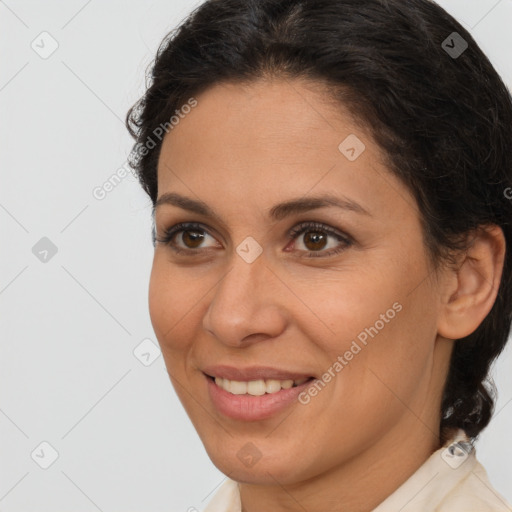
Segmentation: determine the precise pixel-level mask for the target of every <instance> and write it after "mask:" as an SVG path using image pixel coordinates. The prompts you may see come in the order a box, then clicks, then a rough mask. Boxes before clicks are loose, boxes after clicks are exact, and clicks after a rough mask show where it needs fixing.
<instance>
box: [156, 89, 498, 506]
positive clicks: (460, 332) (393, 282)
mask: <svg viewBox="0 0 512 512" xmlns="http://www.w3.org/2000/svg"><path fill="white" fill-rule="evenodd" d="M318 91H319V88H318V86H316V87H315V86H314V85H312V84H308V83H306V82H302V81H297V80H294V81H287V80H284V79H279V80H278V79H275V80H273V81H263V80H261V81H258V82H253V83H251V84H248V85H244V86H242V85H240V84H221V85H216V86H214V87H212V88H210V89H209V90H207V91H205V92H204V93H202V94H201V95H199V96H198V97H197V101H198V105H197V107H195V108H194V109H193V110H192V112H191V113H190V114H188V115H187V116H186V117H185V118H184V119H182V120H181V121H180V123H179V125H178V126H176V127H175V128H174V129H173V130H172V131H171V132H170V133H169V134H168V135H167V136H166V138H165V139H164V142H163V146H162V150H161V154H160V159H159V165H158V194H159V197H162V195H163V194H165V193H170V192H174V193H178V194H181V195H183V196H187V197H189V198H191V199H194V200H200V201H203V202H204V203H206V204H207V205H208V206H209V207H210V208H211V209H212V210H213V211H214V212H215V214H216V216H217V218H213V217H209V216H205V215H202V214H198V213H192V212H189V211H187V210H185V209H183V208H181V207H178V206H175V205H171V204H165V203H164V204H160V205H158V206H157V207H156V210H155V225H156V234H157V238H158V239H159V240H161V239H163V238H164V235H165V230H166V229H168V228H170V227H172V226H173V225H175V224H177V223H179V222H197V223H201V224H202V225H203V226H204V230H205V231H203V234H204V238H203V240H202V241H200V242H199V245H198V247H199V249H196V251H197V254H196V255H194V256H191V255H190V249H189V252H188V253H187V252H186V251H187V247H188V248H193V247H197V246H196V245H195V244H194V243H193V242H192V243H191V241H190V240H191V238H190V231H189V232H187V233H184V232H181V233H178V234H177V235H176V236H175V237H174V244H175V245H177V246H179V247H180V248H181V249H182V250H184V251H185V252H184V253H181V254H177V253H176V252H174V250H173V249H172V246H171V245H170V244H169V243H164V242H157V244H156V248H155V255H154V262H153V268H152V274H151V280H150V290H149V307H150V314H151V320H152V323H153V327H154V330H155V333H156V336H157V338H158V340H159V343H160V346H161V349H162V353H163V356H164V359H165V363H166V366H167V371H168V373H169V375H170V378H171V381H172V383H173V385H174V387H175V389H176V392H177V394H178V396H179V398H180V400H181V402H182V404H183V406H184V408H185V410H186V412H187V413H188V415H189V417H190V419H191V421H192V423H193V424H194V427H195V428H196V429H197V432H198V434H199V436H200V438H201V440H202V442H203V443H204V446H205V448H206V451H207V452H208V455H209V456H210V458H211V459H212V461H213V463H214V464H215V465H216V466H217V467H218V468H219V470H220V471H222V472H224V473H225V474H226V475H228V476H229V477H230V478H232V479H234V480H236V481H238V482H239V486H240V492H241V499H242V506H243V510H244V511H246V512H256V511H259V510H273V511H276V512H279V511H298V510H304V509H305V510H308V511H309V512H316V511H318V512H320V511H325V510H340V511H341V510H351V511H369V510H372V509H373V508H374V507H376V506H377V505H378V504H379V503H381V502H382V501H383V500H384V499H385V498H386V497H387V496H388V495H390V494H391V493H392V492H393V491H394V490H395V489H397V488H398V487H399V486H400V484H402V483H403V482H404V481H405V480H406V479H407V478H408V477H409V476H410V475H411V474H412V473H414V472H415V471H416V469H417V468H419V466H421V465H422V464H423V462H424V461H425V460H426V459H427V458H428V457H429V456H430V455H431V454H432V453H433V452H434V451H435V450H436V449H438V448H439V447H440V441H439V427H438V425H439V422H440V403H441V394H442V389H443V385H444V382H445V379H446V374H447V370H448V366H449V358H450V354H451V351H452V348H453V341H452V340H453V339H457V338H460V337H463V336H466V335H467V334H469V333H471V332H473V331H474V330H475V329H476V327H477V326H478V325H479V324H480V322H481V321H482V320H483V318H485V316H486V315H487V313H488V312H489V311H490V309H491V307H492V304H493V302H494V299H495V297H496V290H497V288H498V286H497V285H498V283H499V280H500V277H501V267H502V265H503V255H504V247H505V243H504V238H503V234H502V232H501V230H500V229H499V228H495V227H489V229H488V230H487V231H485V232H483V233H482V234H480V235H478V236H476V235H475V237H474V243H473V245H472V248H471V250H470V251H469V252H468V253H467V254H465V255H462V256H461V257H460V259H459V263H458V265H457V266H456V267H454V268H449V267H446V268H445V267H442V268H439V269H438V270H437V271H435V270H434V268H433V267H432V265H431V263H430V260H429V258H428V255H427V251H426V248H425V245H424V241H423V237H422V231H421V226H420V218H419V213H418V210H417V207H416V203H415V200H414V198H413V196H412V195H411V193H410V192H409V191H408V189H407V188H406V187H405V186H404V185H403V184H402V183H401V182H400V181H399V180H398V179H397V178H396V177H395V176H394V175H393V174H391V172H390V171H389V170H388V169H387V168H386V166H385V164H384V159H383V154H382V152H381V150H380V149H379V147H378V146H377V145H376V144H375V142H374V141H373V140H372V138H371V136H370V135H369V133H368V132H367V131H366V130H365V129H364V127H363V126H361V125H360V124H358V123H356V122H355V120H354V119H353V118H352V117H351V116H350V115H349V114H348V112H346V111H345V110H344V109H343V108H341V107H340V106H338V108H333V105H332V103H329V102H328V101H326V99H325V96H321V95H320V94H319V93H318ZM349 134H356V135H357V137H358V138H359V139H360V140H361V141H363V142H364V144H365V146H366V149H365V150H364V151H363V152H362V153H361V154H360V156H359V157H358V158H357V159H356V160H355V161H349V160H348V159H347V158H346V157H345V156H344V155H343V154H342V153H341V152H340V150H339V149H338V145H339V144H340V143H341V142H342V141H343V140H344V139H345V138H346V137H347V136H348V135H349ZM324 193H331V194H335V195H336V196H337V197H340V198H341V197H344V198H348V199H350V200H351V201H355V202H357V203H358V204H359V205H361V206H362V207H363V208H364V209H365V210H366V211H367V212H368V214H367V215H365V214H361V213H357V212H355V211H351V210H346V209H341V208H337V207H334V206H329V207H323V208H319V209H315V210H311V211H307V212H301V213H294V214H292V215H290V216H288V217H285V218H283V219H280V220H278V221H275V220H271V219H270V218H269V216H268V214H269V211H270V209H271V208H272V207H273V206H274V205H275V204H277V203H280V202H283V201H286V200H291V199H295V198H304V197H306V198H307V197H312V196H317V195H322V194H324ZM304 221H311V222H319V223H322V224H325V225H326V226H328V227H331V228H332V229H334V230H337V231H339V232H341V233H345V234H347V235H348V236H349V237H350V238H351V239H352V240H353V243H352V244H351V245H344V244H343V243H340V242H339V241H338V240H337V239H336V238H335V237H332V236H328V235H327V234H326V233H325V232H322V231H320V235H322V234H323V235H324V237H327V238H321V240H325V242H324V243H325V248H322V247H323V246H322V244H320V245H319V246H318V245H315V244H314V243H312V242H311V241H309V239H308V237H307V234H308V233H309V234H311V233H313V234H314V233H318V229H311V228H309V231H306V232H305V233H302V234H300V235H298V236H297V237H296V238H295V239H291V238H290V237H288V235H287V233H288V231H289V230H290V229H291V228H293V227H294V226H296V225H298V224H300V223H301V222H304ZM196 231H197V230H194V229H192V232H193V233H195V232H196ZM184 234H185V235H189V236H188V237H187V236H186V237H185V238H183V235H184ZM248 236H251V237H253V238H254V239H255V240H256V241H257V242H258V243H259V245H260V246H261V247H262V248H263V253H262V254H261V255H260V256H259V257H258V258H257V259H256V260H255V261H254V262H252V263H248V262H246V261H245V260H244V259H242V258H241V257H240V256H239V255H238V254H237V252H236V248H237V246H238V245H239V244H241V242H242V241H243V240H244V239H245V238H246V237H248ZM186 244H188V245H186ZM318 247H320V248H318ZM337 247H341V248H342V249H343V250H342V251H341V252H339V253H338V254H333V255H328V256H325V254H328V253H329V252H331V250H332V249H333V248H337ZM310 253H314V255H317V256H319V257H308V256H307V255H308V254H310ZM322 254H323V256H322ZM394 303H399V304H400V305H401V306H402V309H401V311H400V312H398V313H396V315H395V317H394V318H393V319H392V320H390V321H389V322H387V323H385V326H384V327H383V328H382V329H381V330H380V331H379V332H378V334H377V335H376V336H375V337H374V338H369V341H368V344H367V346H365V347H364V348H363V349H362V350H361V351H360V352H359V353H358V354H357V355H355V356H354V357H353V359H352V360H351V361H350V362H349V364H347V365H346V366H345V367H344V368H343V369H342V370H341V371H340V372H339V373H337V374H336V377H335V378H333V379H332V380H331V381H330V382H329V383H328V384H327V385H326V386H325V388H324V389H323V390H322V391H321V392H320V393H318V395H317V396H315V397H314V398H312V399H311V401H310V403H309V404H307V405H302V404H299V403H294V404H293V405H291V406H290V407H288V408H287V409H286V410H285V411H284V412H283V413H279V414H277V415H275V416H274V417H272V418H269V419H266V420H262V421H257V422H247V421H240V420H233V419H230V418H227V417H225V416H223V415H222V414H221V413H220V412H219V411H217V410H216V408H215V407H214V405H213V403H212V402H211V400H210V398H209V395H208V392H207V386H206V379H205V377H204V375H203V373H202V371H201V368H203V367H204V366H205V365H207V364H230V365H233V366H249V365H251V366H257V365H273V366H277V367H279V368H284V369H287V370H294V371H299V372H301V373H305V374H308V375H312V376H315V377H317V378H321V376H322V374H324V372H326V371H327V369H328V368H329V367H332V365H333V363H334V362H335V361H336V360H337V357H338V356H339V355H343V354H344V353H345V352H346V351H347V350H348V349H349V347H350V345H351V343H352V341H353V340H354V339H356V337H357V335H358V334H359V333H360V332H361V331H363V330H364V329H365V328H368V327H370V326H374V325H375V323H376V321H377V320H379V319H380V318H381V315H382V314H385V313H386V311H387V310H389V309H390V308H392V305H393V304H394ZM248 442H251V443H253V444H254V445H255V446H256V447H257V449H258V450H259V452H260V453H261V459H260V460H259V461H258V462H257V463H256V464H254V465H253V466H252V467H247V466H246V465H244V464H243V463H242V462H241V460H240V459H239V458H238V457H237V453H238V452H239V450H240V449H241V448H242V447H243V446H244V445H246V443H248ZM390 468H392V471H391V470H390Z"/></svg>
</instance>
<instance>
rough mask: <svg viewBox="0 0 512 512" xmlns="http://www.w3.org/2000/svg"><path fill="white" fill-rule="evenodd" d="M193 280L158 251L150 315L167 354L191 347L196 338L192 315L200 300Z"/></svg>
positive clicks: (152, 271) (153, 271)
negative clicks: (192, 334)
mask: <svg viewBox="0 0 512 512" xmlns="http://www.w3.org/2000/svg"><path fill="white" fill-rule="evenodd" d="M193 282H194V281H193V280H192V281H190V280H189V279H184V278H183V273H180V272H173V271H172V268H171V266H170V265H169V264H167V262H166V261H165V257H163V256H162V255H158V254H155V258H154V261H153V267H152V270H151V277H150V282H149V296H148V300H149V314H150V318H151V323H152V325H153V329H154V331H155V334H156V337H157V339H158V342H159V343H160V347H161V349H162V353H163V355H164V357H165V356H166V354H170V353H177V352H180V351H183V350H185V349H186V348H187V342H188V340H190V339H192V338H193V337H192V336H191V334H190V333H188V330H189V329H191V326H192V325H193V324H192V323H191V322H190V318H191V317H192V316H193V315H194V314H197V307H198V302H199V299H200V298H198V297H197V296H196V295H197V294H194V293H193V291H194V286H193Z"/></svg>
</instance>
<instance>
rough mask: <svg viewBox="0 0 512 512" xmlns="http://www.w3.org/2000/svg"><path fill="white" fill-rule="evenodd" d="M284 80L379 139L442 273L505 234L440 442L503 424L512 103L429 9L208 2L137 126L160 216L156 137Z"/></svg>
mask: <svg viewBox="0 0 512 512" xmlns="http://www.w3.org/2000/svg"><path fill="white" fill-rule="evenodd" d="M454 32H456V33H457V35H454V34H453V33H454ZM466 44H467V48H466V47H465V45H466ZM271 76H276V77H286V78H292V79H293V78H301V79H306V80H308V81H314V82H317V83H319V84H322V85H324V86H325V87H326V89H325V90H326V91H329V94H330V96H331V97H332V98H333V99H334V100H335V101H338V102H339V105H340V106H343V107H344V108H348V109H349V111H350V112H351V113H352V114H353V115H354V116H355V118H356V119H357V120H359V121H360V122H361V123H362V124H363V125H364V126H365V127H367V128H368V129H369V130H370V133H371V134H372V136H373V138H374V139H375V141H376V142H377V144H378V145H379V146H380V148H381V149H382V151H383V154H384V155H385V156H386V160H387V164H388V167H389V169H390V171H391V172H393V173H395V174H396V176H398V177H399V178H400V179H401V180H402V181H403V183H404V184H405V185H406V186H407V187H408V188H409V189H410V190H411V191H412V193H413V194H414V196H415V198H416V200H417V203H418V208H419V211H420V215H421V219H422V224H423V230H424V237H425V243H426V247H427V249H428V252H429V255H430V256H431V258H432V261H433V262H435V263H436V264H438V263H439V262H441V261H445V260H447V259H449V256H450V254H453V253H454V252H456V251H460V250H463V249H464V248H465V244H466V242H467V237H466V235H467V234H468V233H471V232H472V231H473V230H476V229H478V228H479V227H481V226H486V225H498V226H500V227H501V229H502V230H503V232H504V234H505V238H506V243H507V253H506V260H505V265H504V272H503V276H502V280H501V283H500V287H499V291H498V296H497V299H496V301H495V303H494V306H493V308H492V310H491V312H490V313H489V315H488V316H487V317H486V318H485V319H484V321H483V322H482V323H481V325H480V326H479V327H478V328H477V330H476V331H475V332H473V333H472V334H471V335H469V336H467V337H466V338H464V339H460V340H457V341H456V343H455V348H454V352H453V355H452V359H451V366H450V370H449V375H448V378H447V382H446V385H445V391H444V396H443V401H442V420H441V425H440V427H441V432H444V431H445V429H447V428H454V427H455V428H462V429H464V430H465V431H466V433H467V434H468V435H469V436H470V437H472V438H475V437H476V436H477V435H478V434H479V433H480V431H481V430H482V429H483V428H485V426H486V425H487V424H488V423H489V421H490V418H491V415H492V412H493V407H494V397H493V396H492V392H491V390H490V389H489V387H488V386H487V385H486V384H487V382H488V381H487V379H488V373H489V368H490V365H491V363H492V362H493V360H494V359H495V358H496V357H497V356H498V355H499V354H500V352H501V351H502V350H503V347H504V346H505V343H506V341H507V338H508V335H509V332H510V326H511V321H512V273H511V268H512V251H511V250H510V244H511V241H512V228H511V219H512V200H510V199H509V198H510V195H508V194H506V193H505V191H506V190H511V189H510V188H508V187H510V186H511V181H512V180H511V175H512V98H511V96H510V93H509V92H508V90H507V88H506V86H505V85H504V83H503V81H502V80H501V78H500V77H499V75H498V73H497V72H496V70H495V69H494V68H493V66H492V65H491V63H490V62H489V60H488V58H487V57H486V56H485V54H484V53H483V52H482V51H481V49H480V48H479V47H478V45H477V43H476V42H475V41H474V39H473V38H472V37H471V35H470V34H469V33H468V32H467V31H466V30H465V29H464V28H463V27H462V26H461V25H460V24H459V23H458V22H457V21H456V20H455V19H454V18H453V17H451V16H450V15H449V14H447V13H446V12H445V11H444V10H443V9H442V8H441V7H440V6H438V5H437V4H435V3H434V2H432V1H430V0H366V1H364V2H361V1H360V0H208V1H206V2H204V3H203V4H201V5H200V6H199V7H197V8H196V9H195V11H194V12H192V13H191V14H190V16H189V17H187V19H185V20H184V22H183V23H182V24H181V25H180V26H179V27H177V28H176V29H175V30H173V31H172V32H170V33H169V34H168V35H167V36H166V37H165V39H164V40H163V42H162V44H161V46H160V48H159V50H158V52H157V56H156V59H155V62H154V65H153V66H152V71H151V75H150V76H149V83H148V88H147V91H146V93H145V94H144V96H143V97H142V98H141V99H140V100H139V101H138V102H137V103H136V104H135V105H134V106H133V107H132V108H131V109H130V111H129V112H128V115H127V119H126V122H127V127H128V129H129V131H130V133H131V134H132V136H133V137H134V138H135V140H136V144H135V145H134V150H133V151H132V154H131V160H130V162H131V165H132V167H133V168H134V169H135V171H136V172H137V173H138V176H139V178H140V182H141V184H142V186H143V188H144V190H145V191H146V192H147V193H148V194H149V196H150V198H151V200H152V201H153V204H154V203H155V201H156V198H157V163H158V158H159V153H160V147H161V142H162V138H161V137H160V138H159V137H155V130H156V129H157V128H158V127H159V126H164V125H165V123H169V119H170V118H171V116H173V114H175V112H176V110H179V109H180V108H181V107H182V105H184V104H185V103H186V102H187V100H189V99H190V98H191V97H192V96H194V95H198V94H200V93H201V92H202V91H204V90H205V89H207V88H209V87H211V86H213V85H215V84H218V83H220V82H231V83H247V82H251V81H256V80H259V79H265V78H266V77H271ZM297 122H300V119H297ZM157 133H159V132H158V130H157ZM149 139H152V140H153V141H154V142H156V143H154V144H152V145H154V146H155V147H153V148H152V149H151V150H149V151H148V150H147V148H148V147H149V146H148V141H149ZM155 139H156V140H155ZM144 148H146V149H144ZM507 195H508V197H509V198H507Z"/></svg>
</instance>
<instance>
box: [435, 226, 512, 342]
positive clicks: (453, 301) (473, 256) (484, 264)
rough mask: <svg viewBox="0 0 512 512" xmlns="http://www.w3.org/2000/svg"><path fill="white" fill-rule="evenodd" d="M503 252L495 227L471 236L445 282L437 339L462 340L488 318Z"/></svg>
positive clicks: (498, 282)
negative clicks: (468, 244) (469, 241)
mask: <svg viewBox="0 0 512 512" xmlns="http://www.w3.org/2000/svg"><path fill="white" fill-rule="evenodd" d="M505 248H506V243H505V236H504V234H503V231H502V229H501V228H500V227H498V226H495V225H491V226H482V227H481V228H480V229H479V230H478V231H475V232H473V233H472V234H471V244H470V246H469V248H468V250H467V252H465V253H464V255H463V257H462V258H461V263H460V264H459V265H458V266H457V268H456V269H452V270H451V271H450V272H449V273H448V274H447V275H446V278H445V279H446V281H445V283H446V288H445V292H446V291H447V293H445V297H446V299H445V300H443V303H442V304H441V310H440V315H439V321H438V334H439V335H441V336H443V337H445V338H448V339H453V340H455V339H460V338H464V337H465V336H468V335H470V334H471V333H472V332H474V331H475V330H476V329H477V327H478V326H479V325H480V324H481V323H482V321H483V320H484V318H485V317H486V316H487V315H488V314H489V312H490V311H491V309H492V306H493V305H494V302H495V300H496V296H497V294H498V289H499V287H500V282H501V275H502V272H503V264H504V261H505Z"/></svg>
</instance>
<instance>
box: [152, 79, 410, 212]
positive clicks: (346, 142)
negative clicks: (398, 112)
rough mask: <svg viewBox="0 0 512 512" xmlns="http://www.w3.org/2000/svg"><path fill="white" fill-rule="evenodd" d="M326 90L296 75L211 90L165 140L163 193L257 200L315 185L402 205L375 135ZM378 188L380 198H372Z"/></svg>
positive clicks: (280, 196) (360, 198) (160, 172)
mask: <svg viewBox="0 0 512 512" xmlns="http://www.w3.org/2000/svg"><path fill="white" fill-rule="evenodd" d="M323 91H325V88H321V87H320V88H319V89H318V90H314V88H313V86H312V84H311V83H305V82H301V81H289V80H273V81H271V82H268V81H259V82H255V83H250V84H243V85H242V84H232V83H223V84H218V85H216V86H214V87H212V88H210V89H208V90H206V91H204V92H203V93H202V94H201V95H198V96H197V98H196V100H197V106H196V107H195V108H194V109H193V110H191V112H190V113H189V114H187V115H184V116H183V118H182V119H181V120H180V122H179V124H178V125H177V126H175V127H174V129H173V130H172V131H171V132H170V133H169V134H168V135H166V137H165V139H164V141H163V144H162V150H161V153H160V159H159V166H158V188H159V195H161V194H162V193H164V192H168V191H170V190H172V191H176V192H183V193H186V194H187V195H189V196H190V195H196V196H198V197H201V199H203V200H205V201H207V200H208V199H211V200H213V201H219V199H222V200H229V199H232V200H236V198H241V197H243V196H244V195H245V197H246V198H247V199H250V200H254V201H255V204H256V203H258V204H261V201H267V200H270V199H272V202H273V203H277V202H279V200H282V199H283V198H284V196H290V197H297V196H303V195H307V194H308V193H310V192H312V191H313V190H314V192H325V191H329V192H332V191H336V190H339V191H340V193H343V194H344V195H346V196H347V195H352V197H353V198H354V200H356V201H358V202H366V203H367V204H370V203H369V202H368V201H370V202H379V200H382V201H386V200H387V201H395V202H396V200H395V199H394V198H393V197H392V196H393V194H395V195H396V193H397V190H398V191H399V194H402V195H404V196H407V195H408V191H407V190H406V189H405V188H404V187H403V185H402V184H401V183H399V182H398V181H397V179H396V178H395V177H394V176H393V175H391V173H389V170H388V169H387V168H386V167H385V166H384V164H383V155H382V153H381V151H380V149H379V148H378V147H377V145H376V144H375V143H374V142H373V140H372V138H371V136H370V135H369V133H368V132H367V131H366V130H364V129H363V128H361V126H360V124H359V123H358V122H356V121H355V120H354V119H353V117H352V116H350V114H349V113H348V111H347V110H346V109H344V108H343V107H342V106H341V105H340V106H339V108H336V105H335V103H334V102H333V100H332V98H331V97H327V95H326V93H325V92H323ZM354 157H355V158H354ZM390 182H392V185H393V186H392V187H391V188H390V187H389V184H390ZM375 187H379V188H380V189H381V190H380V199H379V198H374V200H373V201H371V199H372V198H371V195H372V194H373V195H375ZM220 188H222V198H219V197H218V192H219V189H220ZM212 190H216V193H215V194H212V193H211V191H212ZM249 196H250V197H249ZM407 199H408V200H410V201H411V200H412V199H411V197H408V198H407Z"/></svg>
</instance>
